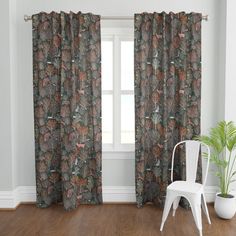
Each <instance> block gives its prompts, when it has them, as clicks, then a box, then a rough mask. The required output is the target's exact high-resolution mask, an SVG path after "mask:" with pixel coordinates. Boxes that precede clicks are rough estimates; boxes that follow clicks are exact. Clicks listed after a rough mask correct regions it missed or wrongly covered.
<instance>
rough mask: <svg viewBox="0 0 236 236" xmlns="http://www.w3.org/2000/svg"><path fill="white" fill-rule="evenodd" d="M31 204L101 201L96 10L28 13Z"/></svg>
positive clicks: (68, 206) (66, 205)
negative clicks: (31, 101) (32, 149)
mask: <svg viewBox="0 0 236 236" xmlns="http://www.w3.org/2000/svg"><path fill="white" fill-rule="evenodd" d="M32 27H33V28H32V30H33V90H34V122H35V123H34V127H35V157H36V185H37V206H39V207H47V206H49V205H51V204H52V203H56V202H61V201H63V205H64V208H65V209H66V210H70V209H74V208H76V207H77V206H78V205H79V204H98V203H101V202H102V188H101V37H100V16H97V15H93V14H90V13H89V14H83V13H81V12H79V13H77V14H75V13H72V12H70V13H69V14H67V13H64V12H61V13H55V12H51V13H50V14H47V13H39V14H36V15H33V17H32Z"/></svg>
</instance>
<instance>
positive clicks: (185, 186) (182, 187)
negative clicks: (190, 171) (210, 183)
mask: <svg viewBox="0 0 236 236" xmlns="http://www.w3.org/2000/svg"><path fill="white" fill-rule="evenodd" d="M167 189H169V190H175V191H178V192H181V193H198V192H203V185H202V184H199V183H194V182H189V181H174V182H173V183H171V184H170V185H169V186H168V187H167Z"/></svg>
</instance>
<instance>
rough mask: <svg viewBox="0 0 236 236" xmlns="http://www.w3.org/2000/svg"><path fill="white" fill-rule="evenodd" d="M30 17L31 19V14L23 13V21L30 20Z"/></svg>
mask: <svg viewBox="0 0 236 236" xmlns="http://www.w3.org/2000/svg"><path fill="white" fill-rule="evenodd" d="M31 19H32V18H31V16H28V15H24V20H25V22H27V21H29V20H31Z"/></svg>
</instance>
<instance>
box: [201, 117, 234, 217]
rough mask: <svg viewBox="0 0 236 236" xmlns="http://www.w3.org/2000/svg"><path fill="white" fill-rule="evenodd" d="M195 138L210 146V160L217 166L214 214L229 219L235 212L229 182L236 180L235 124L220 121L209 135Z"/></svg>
mask: <svg viewBox="0 0 236 236" xmlns="http://www.w3.org/2000/svg"><path fill="white" fill-rule="evenodd" d="M196 139H197V140H199V141H201V142H203V143H205V144H207V145H208V146H209V147H210V148H211V155H210V161H211V162H212V163H214V164H215V166H216V167H217V171H216V173H215V174H216V176H217V177H218V178H219V188H220V192H219V193H217V194H216V199H215V204H214V208H215V211H216V214H217V215H218V216H219V217H221V218H223V219H231V218H232V217H233V216H234V214H235V212H236V198H235V196H234V195H233V194H232V193H231V192H230V184H231V183H232V182H234V181H236V171H235V169H234V165H235V162H236V155H235V154H236V153H235V151H236V126H235V124H234V123H233V122H232V121H230V122H226V121H221V122H219V123H218V124H217V125H216V126H215V127H214V128H212V129H211V130H210V134H209V136H206V135H203V136H198V137H197V138H196ZM203 156H205V155H204V153H203Z"/></svg>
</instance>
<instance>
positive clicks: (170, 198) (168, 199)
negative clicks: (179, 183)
mask: <svg viewBox="0 0 236 236" xmlns="http://www.w3.org/2000/svg"><path fill="white" fill-rule="evenodd" d="M175 198H176V196H175V194H173V193H172V192H168V191H167V194H166V201H165V206H164V211H163V214H162V221H161V227H160V231H162V230H163V227H164V224H165V221H166V219H167V216H168V214H169V211H170V208H171V205H172V203H173V201H174V200H175Z"/></svg>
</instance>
